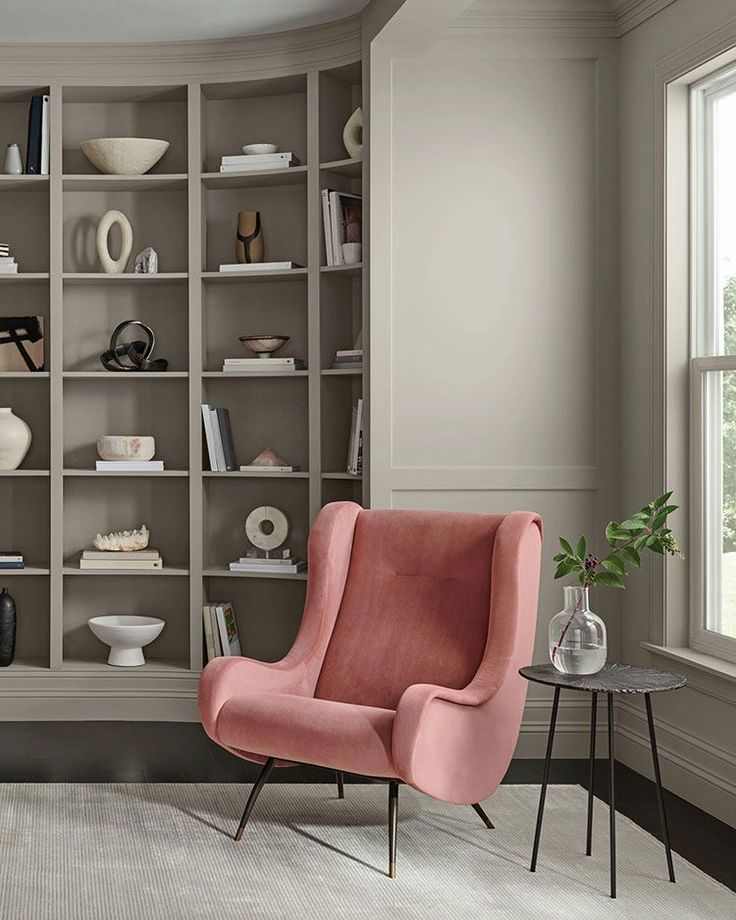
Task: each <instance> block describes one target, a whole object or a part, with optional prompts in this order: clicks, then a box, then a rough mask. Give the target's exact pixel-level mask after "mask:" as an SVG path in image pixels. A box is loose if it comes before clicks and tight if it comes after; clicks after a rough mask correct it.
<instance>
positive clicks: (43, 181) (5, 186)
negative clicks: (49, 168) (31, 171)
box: [0, 174, 49, 192]
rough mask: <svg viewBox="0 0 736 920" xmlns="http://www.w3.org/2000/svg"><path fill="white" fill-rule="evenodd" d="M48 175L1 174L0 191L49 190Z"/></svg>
mask: <svg viewBox="0 0 736 920" xmlns="http://www.w3.org/2000/svg"><path fill="white" fill-rule="evenodd" d="M48 188H49V177H48V176H32V175H27V174H24V175H22V176H6V175H4V174H2V175H0V192H43V191H48Z"/></svg>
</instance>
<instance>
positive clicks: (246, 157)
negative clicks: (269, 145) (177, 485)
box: [220, 151, 296, 166]
mask: <svg viewBox="0 0 736 920" xmlns="http://www.w3.org/2000/svg"><path fill="white" fill-rule="evenodd" d="M283 160H286V161H287V162H288V161H289V160H296V157H295V156H294V154H293V153H290V152H286V151H285V152H284V153H237V154H232V155H227V156H223V157H221V158H220V162H221V163H222V165H223V166H231V165H234V164H237V163H253V162H258V163H279V162H282V161H283Z"/></svg>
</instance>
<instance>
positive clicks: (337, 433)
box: [321, 374, 367, 470]
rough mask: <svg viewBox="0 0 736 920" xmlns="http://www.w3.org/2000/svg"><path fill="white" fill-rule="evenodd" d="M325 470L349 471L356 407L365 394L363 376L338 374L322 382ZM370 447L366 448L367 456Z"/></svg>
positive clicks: (364, 454)
mask: <svg viewBox="0 0 736 920" xmlns="http://www.w3.org/2000/svg"><path fill="white" fill-rule="evenodd" d="M321 390H322V393H321V396H322V399H321V409H322V411H321V421H322V434H321V441H322V467H323V469H326V470H340V469H345V466H346V464H347V456H348V442H349V440H350V425H351V422H352V415H353V407H354V406H355V405H356V403H357V401H358V397H360V396H361V395H362V393H363V378H362V376H361V375H360V374H338V375H337V376H327V377H322V378H321ZM366 452H367V445H366V444H364V445H363V456H364V457H365V456H366Z"/></svg>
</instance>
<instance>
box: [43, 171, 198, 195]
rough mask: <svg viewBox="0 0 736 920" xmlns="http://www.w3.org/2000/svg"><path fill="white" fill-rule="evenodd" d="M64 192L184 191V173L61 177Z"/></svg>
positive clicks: (186, 179) (100, 174) (186, 178)
mask: <svg viewBox="0 0 736 920" xmlns="http://www.w3.org/2000/svg"><path fill="white" fill-rule="evenodd" d="M61 181H62V187H63V189H64V191H65V192H91V191H92V192H101V191H104V192H138V191H145V192H152V191H159V192H161V191H177V190H178V191H185V190H186V188H187V181H188V177H187V174H186V173H173V174H170V173H161V174H157V173H145V174H144V175H142V176H118V175H106V174H104V173H93V174H92V175H84V174H80V175H65V176H62V180H61Z"/></svg>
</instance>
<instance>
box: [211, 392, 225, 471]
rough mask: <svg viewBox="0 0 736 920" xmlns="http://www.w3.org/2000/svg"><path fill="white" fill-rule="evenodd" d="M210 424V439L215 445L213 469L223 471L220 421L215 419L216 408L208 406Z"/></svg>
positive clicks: (223, 458)
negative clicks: (214, 464)
mask: <svg viewBox="0 0 736 920" xmlns="http://www.w3.org/2000/svg"><path fill="white" fill-rule="evenodd" d="M210 424H211V425H212V441H213V443H214V445H215V460H216V466H215V469H216V470H217V472H218V473H224V472H225V450H224V448H223V445H222V435H221V433H220V423H219V422H218V420H217V409H213V408H211V407H210Z"/></svg>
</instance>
